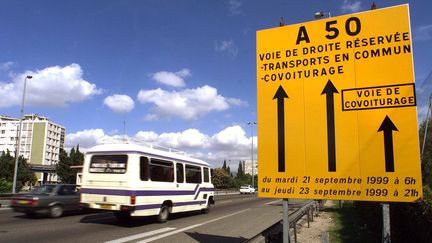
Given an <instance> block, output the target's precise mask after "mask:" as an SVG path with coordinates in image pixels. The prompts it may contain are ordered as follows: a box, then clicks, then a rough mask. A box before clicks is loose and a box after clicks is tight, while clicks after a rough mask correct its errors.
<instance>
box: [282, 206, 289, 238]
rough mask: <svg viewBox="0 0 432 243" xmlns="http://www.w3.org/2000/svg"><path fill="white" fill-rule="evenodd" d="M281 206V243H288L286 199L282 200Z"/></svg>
mask: <svg viewBox="0 0 432 243" xmlns="http://www.w3.org/2000/svg"><path fill="white" fill-rule="evenodd" d="M282 205H283V232H282V233H283V243H290V242H291V238H290V235H289V219H288V199H283V200H282Z"/></svg>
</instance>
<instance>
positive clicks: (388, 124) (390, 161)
mask: <svg viewBox="0 0 432 243" xmlns="http://www.w3.org/2000/svg"><path fill="white" fill-rule="evenodd" d="M381 131H383V132H384V154H385V167H386V172H394V154H393V132H392V131H399V130H398V129H397V128H396V126H395V124H394V123H393V122H392V120H391V119H390V117H388V116H386V117H385V118H384V121H383V122H382V123H381V126H380V127H379V129H378V132H381Z"/></svg>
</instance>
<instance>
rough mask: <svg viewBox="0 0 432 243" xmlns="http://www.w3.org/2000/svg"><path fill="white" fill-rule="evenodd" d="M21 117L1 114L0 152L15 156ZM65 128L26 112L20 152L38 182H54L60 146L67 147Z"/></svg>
mask: <svg viewBox="0 0 432 243" xmlns="http://www.w3.org/2000/svg"><path fill="white" fill-rule="evenodd" d="M19 123H20V120H19V119H18V118H12V117H8V116H1V115H0V152H1V151H6V150H8V149H9V151H10V152H11V153H12V154H13V155H14V154H15V151H16V146H17V137H18V129H19ZM65 133H66V130H65V128H64V127H63V126H61V125H58V124H56V123H54V122H52V121H49V120H48V119H47V118H46V117H42V116H39V115H37V114H32V115H25V116H24V119H23V125H22V130H21V144H20V151H19V155H20V156H23V157H24V158H26V159H27V161H28V162H29V164H30V165H31V168H32V170H33V171H34V172H36V176H37V177H38V181H39V182H49V181H52V182H55V181H57V176H56V174H55V169H54V168H55V165H56V164H57V163H58V161H59V153H60V148H64V141H65Z"/></svg>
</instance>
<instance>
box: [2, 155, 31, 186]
mask: <svg viewBox="0 0 432 243" xmlns="http://www.w3.org/2000/svg"><path fill="white" fill-rule="evenodd" d="M14 171H15V157H14V156H12V155H11V154H10V151H9V150H7V151H6V152H2V153H1V155H0V178H2V179H3V181H1V183H0V184H1V186H0V187H1V188H3V189H1V190H6V191H4V192H7V191H9V192H10V191H12V183H13V177H14ZM36 180H37V178H36V176H35V174H34V173H33V172H32V171H31V169H30V165H29V164H28V163H27V160H26V159H24V158H23V157H22V156H20V157H18V171H17V181H16V190H17V191H19V190H21V188H22V187H23V186H24V185H25V184H26V183H28V182H29V183H35V182H36Z"/></svg>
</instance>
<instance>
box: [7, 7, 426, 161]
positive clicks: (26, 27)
mask: <svg viewBox="0 0 432 243" xmlns="http://www.w3.org/2000/svg"><path fill="white" fill-rule="evenodd" d="M403 3H409V4H410V12H411V28H412V36H413V50H414V63H415V75H416V83H417V88H418V89H419V92H420V93H421V94H422V95H421V96H419V100H418V103H419V107H418V111H419V113H421V114H420V116H422V114H424V115H423V116H425V105H426V104H427V97H428V96H429V94H430V93H431V92H432V85H427V84H423V82H424V80H425V79H426V78H427V77H428V75H429V73H430V72H431V70H432V64H431V60H432V17H431V15H430V10H431V9H432V2H431V1H430V0H419V1H408V2H406V1H375V4H376V5H377V7H378V8H382V7H388V6H393V5H399V4H403ZM371 4H372V1H356V0H350V1H347V0H338V1H337V0H332V1H311V0H308V1H296V2H294V1H288V0H284V1H282V0H272V1H258V0H248V1H246V0H244V1H241V0H229V1H222V0H221V1H216V0H213V1H210V0H208V1H200V0H181V1H180V0H178V1H174V0H170V1H168V0H140V1H108V0H106V1H105V0H104V1H94V0H93V1H79V0H78V1H48V0H44V1H19V0H13V1H6V0H3V1H1V2H0V18H1V22H0V31H1V32H0V47H1V51H0V97H1V100H2V101H1V102H0V114H2V115H8V116H12V117H18V116H19V109H20V102H21V95H22V87H23V80H24V77H25V75H33V76H34V78H33V79H31V80H29V81H28V83H27V92H26V96H27V97H26V106H25V113H26V114H28V113H37V114H39V115H41V116H46V117H48V118H49V119H50V120H52V121H54V122H56V123H58V124H61V125H63V126H65V128H66V132H67V136H66V147H67V148H70V147H72V146H75V145H77V144H80V147H81V150H84V151H85V150H86V149H87V148H89V147H91V146H93V145H96V144H97V143H100V142H101V140H102V139H103V138H104V139H109V138H112V137H115V136H120V135H124V131H125V130H126V135H127V136H129V137H131V138H137V139H140V140H146V141H148V142H154V143H158V144H161V145H166V146H170V147H176V148H178V149H181V150H184V151H186V152H188V153H190V154H192V155H193V156H195V157H199V158H201V159H204V160H207V161H209V162H210V163H211V164H212V165H214V166H220V165H221V164H222V162H223V160H224V159H226V160H227V161H228V160H231V163H232V167H236V166H237V164H238V160H240V159H242V160H243V159H245V160H248V159H250V157H251V145H252V144H251V143H252V137H251V135H252V131H253V134H254V136H253V138H254V140H253V142H254V147H255V153H256V144H257V143H256V126H253V127H250V126H248V125H247V124H246V123H247V122H248V121H256V100H257V99H256V61H255V55H256V52H255V48H256V40H255V33H256V31H257V30H261V29H266V28H271V27H276V26H278V23H279V20H280V18H281V17H283V19H284V21H285V24H287V25H289V24H295V23H300V22H305V21H312V20H314V17H313V14H314V13H315V12H316V11H326V12H331V15H332V16H338V15H343V14H348V13H352V12H358V11H365V10H368V9H369V8H370V5H371ZM429 79H430V80H429V81H428V82H427V83H431V84H432V77H430V78H429ZM422 89H423V90H422ZM124 124H126V126H124ZM124 128H126V129H124ZM254 157H255V158H256V156H254Z"/></svg>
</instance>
